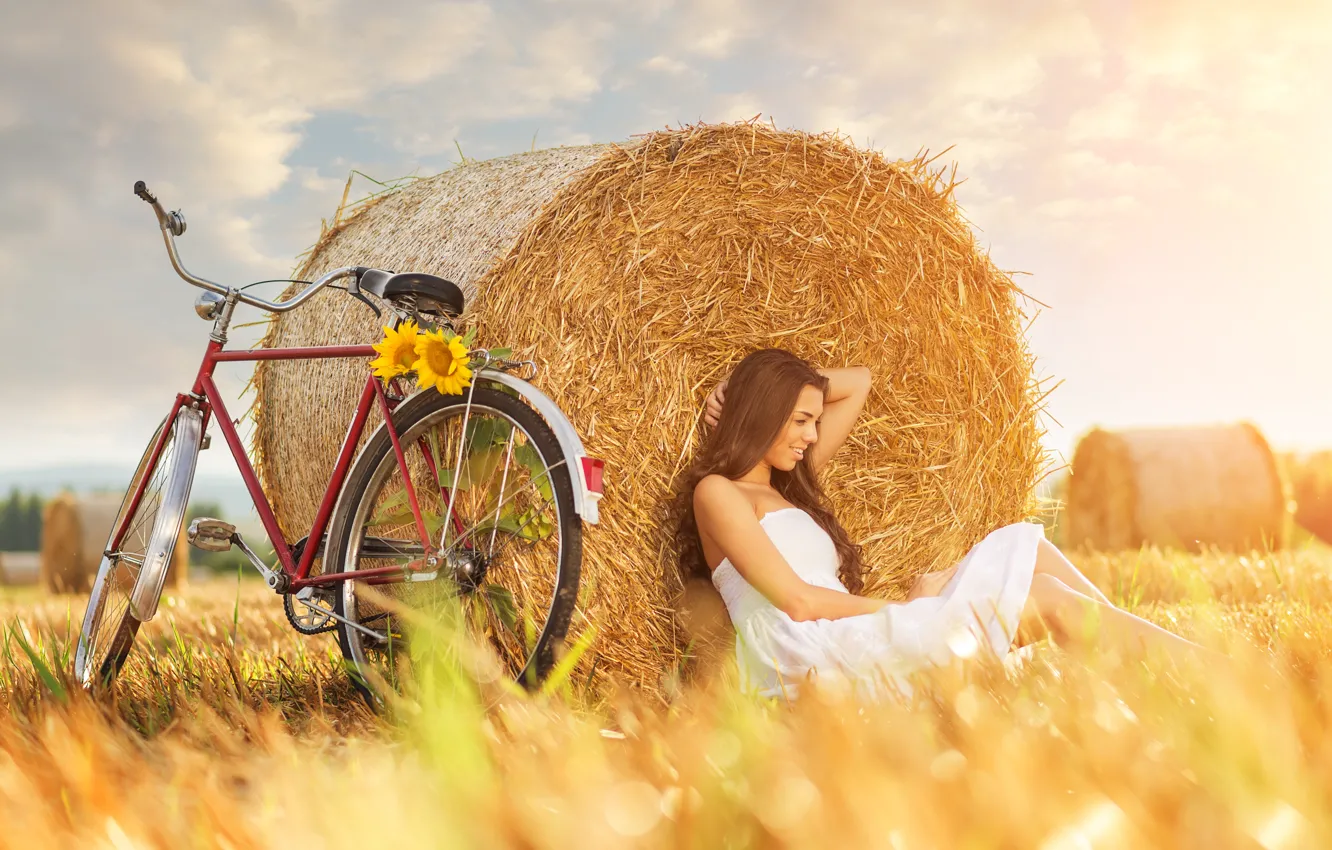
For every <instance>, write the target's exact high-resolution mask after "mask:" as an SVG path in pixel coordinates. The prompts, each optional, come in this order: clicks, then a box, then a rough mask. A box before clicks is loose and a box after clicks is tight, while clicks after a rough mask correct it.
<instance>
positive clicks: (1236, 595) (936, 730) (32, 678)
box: [0, 546, 1332, 850]
mask: <svg viewBox="0 0 1332 850" xmlns="http://www.w3.org/2000/svg"><path fill="white" fill-rule="evenodd" d="M1075 561H1076V562H1077V563H1078V565H1079V566H1080V567H1081V568H1082V569H1083V570H1084V571H1085V572H1086V573H1087V574H1088V575H1089V577H1091V578H1092V579H1093V581H1096V582H1097V583H1098V584H1100V585H1101V586H1102V587H1103V588H1105V589H1106V590H1107V592H1108V593H1109V595H1110V596H1111V598H1112V599H1115V600H1116V601H1117V602H1119V603H1121V604H1123V605H1125V606H1126V607H1128V608H1130V609H1131V610H1134V611H1135V612H1137V613H1139V614H1141V615H1143V616H1146V617H1148V618H1150V619H1152V620H1153V621H1155V622H1158V623H1161V624H1162V625H1166V626H1168V627H1170V628H1172V629H1174V630H1176V631H1178V632H1180V633H1183V634H1185V635H1187V636H1191V637H1195V638H1197V639H1199V640H1202V641H1204V642H1206V643H1208V644H1209V645H1212V646H1216V647H1218V648H1221V649H1224V650H1226V651H1227V653H1228V654H1229V655H1230V657H1231V658H1232V659H1233V669H1228V670H1218V669H1211V670H1198V669H1194V670H1188V669H1178V670H1177V669H1170V668H1166V667H1164V666H1162V665H1160V664H1145V663H1143V662H1141V661H1140V660H1133V659H1131V658H1129V659H1125V658H1120V657H1119V656H1117V655H1116V654H1115V653H1113V652H1102V653H1097V654H1095V655H1091V656H1085V657H1074V656H1073V655H1071V654H1069V653H1067V652H1064V651H1061V650H1059V649H1057V648H1055V647H1050V646H1037V647H1036V648H1035V649H1036V652H1035V653H1034V655H1033V657H1032V659H1031V660H1030V661H1028V662H1027V663H1025V664H1024V665H1023V666H1021V667H1020V668H1017V669H1013V668H1004V667H1003V666H1001V665H997V664H993V663H974V664H970V665H966V666H965V667H962V666H959V667H957V668H954V669H949V670H942V671H939V672H938V673H937V674H936V675H932V676H930V677H929V679H928V680H926V681H924V682H922V684H923V685H924V686H923V687H921V688H919V689H918V694H919V701H918V703H917V704H916V705H914V706H910V707H909V706H905V705H897V704H881V705H861V704H854V703H850V702H847V701H845V700H843V699H841V698H840V697H838V696H837V695H836V694H832V693H824V694H816V693H811V694H810V695H809V697H807V698H805V699H802V700H801V702H800V703H799V704H798V705H796V706H795V707H792V708H783V707H780V706H777V705H775V704H770V703H764V702H761V701H756V700H751V699H747V698H745V697H742V696H740V695H738V694H737V693H736V692H735V691H734V689H733V688H734V683H733V681H732V679H731V677H730V675H729V673H728V675H727V676H726V677H725V678H724V679H723V680H722V681H720V682H718V683H715V684H714V685H713V686H712V687H708V688H699V689H686V690H684V691H683V692H679V693H678V694H677V696H676V698H675V699H674V700H673V701H672V702H671V703H670V704H669V705H663V704H648V703H646V702H644V701H642V700H640V699H637V698H635V697H634V696H633V695H631V694H627V693H621V694H618V695H610V696H606V695H602V696H599V697H594V696H593V695H592V694H590V693H587V692H584V691H583V690H581V688H580V686H579V683H577V682H566V683H564V685H563V686H562V687H560V688H557V689H555V690H553V691H551V692H550V693H547V694H546V695H543V696H537V697H532V696H526V695H520V694H517V693H515V692H514V691H512V690H510V689H508V688H505V687H502V686H501V685H500V684H499V683H498V682H497V681H493V680H492V681H489V682H487V681H484V680H485V679H487V678H488V677H487V676H482V677H481V679H482V681H478V680H477V679H476V678H475V677H474V676H469V675H467V674H466V673H465V672H464V668H466V669H471V670H473V671H475V670H476V669H478V668H477V666H476V665H475V664H473V663H471V662H468V661H467V660H466V659H467V658H472V656H463V659H464V661H463V663H458V660H457V658H456V657H454V658H453V660H452V661H450V660H448V659H445V660H443V661H440V662H439V663H436V664H434V665H432V666H431V667H430V671H429V674H428V677H427V680H426V682H425V683H424V684H423V686H422V687H421V688H420V689H419V690H418V691H417V692H416V693H414V694H413V695H412V697H411V698H410V699H407V700H404V701H403V702H402V703H401V704H400V705H399V706H398V707H397V710H396V711H395V712H394V716H393V718H392V719H385V718H380V717H376V716H374V715H373V714H371V713H370V712H369V711H367V710H366V709H365V708H364V706H363V705H362V704H361V703H360V702H359V701H358V699H357V698H356V696H355V694H354V693H353V691H352V689H351V687H350V685H349V684H348V683H347V682H346V679H345V676H344V674H343V672H342V669H341V662H340V656H339V655H338V653H337V647H336V644H335V642H334V641H333V640H332V638H331V636H320V637H315V638H304V637H301V636H299V635H296V634H295V633H294V632H292V631H291V629H290V628H288V626H287V625H286V622H285V620H284V618H283V615H282V612H281V609H280V605H279V604H278V602H277V600H276V599H274V598H273V597H271V596H270V595H269V594H268V593H267V592H266V591H265V590H264V589H263V588H262V587H261V586H259V585H258V584H256V583H250V582H243V583H241V584H240V585H239V586H238V585H237V584H236V583H235V582H233V581H214V582H210V583H206V584H198V585H195V586H194V587H192V588H190V589H189V590H188V591H186V592H184V593H182V594H179V595H174V596H171V597H169V598H168V599H167V600H166V601H165V602H164V604H163V607H162V609H161V612H160V615H159V618H158V620H156V621H154V622H153V623H151V624H149V625H148V626H147V627H145V629H144V631H143V632H142V634H141V636H140V640H139V643H138V645H137V646H136V650H135V653H134V655H133V656H132V657H131V661H130V663H129V665H128V666H127V668H126V670H125V673H124V675H123V677H122V682H121V683H120V684H119V686H118V687H117V689H116V691H115V693H114V694H113V695H112V696H111V698H109V699H104V700H102V701H94V700H91V699H89V698H87V697H85V696H84V695H83V694H82V693H79V692H77V691H76V690H75V689H74V688H73V687H72V685H71V683H70V682H69V681H68V678H67V675H66V674H65V673H64V672H63V670H66V669H68V656H69V654H70V653H71V652H72V644H71V642H70V639H71V636H72V632H74V631H76V630H77V621H78V619H79V617H80V615H81V614H82V608H81V604H82V600H81V599H76V598H72V597H45V596H39V595H36V594H33V593H25V594H13V593H11V594H10V595H8V596H0V618H2V621H3V622H4V623H5V630H6V631H5V635H4V638H3V647H4V654H3V658H0V708H3V709H4V712H3V716H0V823H3V824H4V829H3V830H0V848H2V847H11V846H12V847H19V846H22V847H25V848H34V847H45V846H50V847H91V846H104V847H114V848H127V847H147V846H161V847H168V846H169V847H195V846H197V847H233V848H245V847H263V846H294V845H298V844H317V845H318V846H322V847H330V848H332V847H362V846H366V845H374V844H379V843H383V842H384V841H385V840H390V841H392V842H393V843H394V844H398V845H402V844H406V845H408V846H415V845H428V846H438V847H454V846H457V847H509V846H517V847H567V846H579V847H601V846H645V847H649V846H671V847H689V846H696V847H714V846H750V845H752V846H764V847H778V846H791V847H799V846H819V847H823V846H857V847H860V846H866V847H886V848H894V850H902V848H941V847H1034V848H1042V850H1060V848H1086V847H1098V848H1099V847H1172V848H1174V847H1200V848H1201V847H1206V848H1227V847H1235V848H1254V847H1264V848H1268V850H1273V849H1274V848H1295V847H1326V846H1332V819H1329V817H1328V814H1327V813H1328V812H1329V811H1332V805H1329V804H1330V803H1332V734H1329V730H1330V728H1332V723H1330V720H1332V714H1330V712H1329V697H1332V686H1330V685H1329V681H1332V679H1330V676H1329V674H1332V664H1330V663H1329V660H1328V656H1329V650H1330V649H1332V550H1328V549H1327V548H1324V547H1320V546H1308V547H1304V548H1301V549H1298V550H1294V551H1288V552H1284V553H1278V554H1267V555H1259V554H1251V555H1243V556H1240V555H1227V554H1218V553H1211V554H1203V555H1184V554H1177V553H1170V552H1161V551H1157V550H1144V551H1143V552H1140V553H1131V554H1127V555H1121V556H1108V555H1077V556H1075ZM483 668H484V665H483V667H482V669H483Z"/></svg>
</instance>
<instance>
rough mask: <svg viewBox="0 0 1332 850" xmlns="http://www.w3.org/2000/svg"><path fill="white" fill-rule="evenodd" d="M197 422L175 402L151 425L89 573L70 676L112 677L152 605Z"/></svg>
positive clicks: (186, 491)
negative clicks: (168, 417) (174, 408)
mask: <svg viewBox="0 0 1332 850" xmlns="http://www.w3.org/2000/svg"><path fill="white" fill-rule="evenodd" d="M202 426H203V417H202V415H201V414H200V413H199V411H197V410H193V409H190V408H182V409H181V410H180V412H179V413H177V414H176V418H175V419H174V420H172V421H171V422H169V423H168V422H163V423H162V425H160V426H159V427H158V429H157V432H156V433H154V434H153V438H152V439H151V440H149V441H148V448H147V449H146V450H145V451H144V453H143V457H142V458H141V459H140V460H139V465H138V468H137V469H135V471H134V476H133V477H132V478H131V479H130V483H129V487H128V489H127V490H126V491H125V498H124V499H123V500H122V501H121V503H120V510H119V511H118V512H117V514H116V521H115V523H114V524H113V525H112V526H111V537H110V538H109V539H108V540H107V543H106V548H105V549H104V550H103V555H102V561H101V564H100V565H99V566H98V568H97V577H96V578H95V579H94V580H93V586H92V594H91V595H90V596H89V597H88V608H87V610H86V611H85V612H84V614H83V628H82V629H81V631H80V632H79V643H78V647H77V649H76V650H75V653H74V677H75V679H76V680H77V681H78V682H79V683H81V684H82V685H83V687H85V688H92V687H94V686H98V685H108V684H110V683H111V681H112V680H114V679H115V677H116V676H117V675H118V674H119V673H120V668H121V667H122V666H124V663H125V659H126V658H127V657H128V656H129V652H130V649H131V648H132V647H133V645H134V638H135V636H136V635H137V634H138V632H139V625H140V624H141V623H142V622H143V621H144V620H145V619H147V618H148V617H150V616H152V614H153V613H154V612H155V611H156V603H157V596H158V595H159V594H160V593H161V592H162V582H163V580H164V579H165V577H166V571H167V567H168V565H169V564H170V563H171V553H172V551H173V550H174V549H175V546H176V539H177V538H178V537H179V536H180V525H181V522H182V521H183V520H184V518H185V505H186V502H187V501H188V500H189V495H190V485H191V484H192V483H193V481H194V464H195V461H196V459H197V458H198V456H199V445H200V440H201V436H202ZM163 428H167V429H168V430H167V434H166V440H165V441H164V442H163V444H162V448H161V450H160V451H159V452H158V453H157V455H156V457H154V455H153V446H154V445H156V444H157V438H158V435H159V434H161V433H162V429H163ZM140 491H141V492H140ZM136 494H138V498H135V495H136ZM126 517H129V521H128V522H125V518H126ZM117 532H120V533H117ZM144 600H149V602H148V603H147V604H145V602H144Z"/></svg>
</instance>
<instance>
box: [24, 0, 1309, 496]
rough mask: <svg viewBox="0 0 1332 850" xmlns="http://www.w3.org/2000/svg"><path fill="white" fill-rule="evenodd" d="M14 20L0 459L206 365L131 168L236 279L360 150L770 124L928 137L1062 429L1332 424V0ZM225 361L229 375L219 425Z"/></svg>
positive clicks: (847, 3) (250, 10) (448, 6)
mask: <svg viewBox="0 0 1332 850" xmlns="http://www.w3.org/2000/svg"><path fill="white" fill-rule="evenodd" d="M0 19H3V20H4V22H5V24H4V26H3V28H0V266H2V267H3V268H4V270H5V274H4V276H3V278H0V470H6V469H19V468H29V467H37V466H42V465H48V464H61V465H68V464H70V463H84V462H87V463H92V462H97V463H106V462H113V463H121V462H123V463H125V464H126V465H128V464H130V463H132V462H133V461H134V460H136V459H137V458H138V455H139V453H140V452H141V451H142V447H143V444H144V442H145V440H146V438H147V436H148V435H149V434H150V433H151V431H152V429H153V428H154V427H155V425H156V423H157V422H158V421H159V420H160V418H161V417H162V416H163V415H164V414H165V412H166V408H167V407H168V406H169V405H170V402H171V399H172V397H173V396H174V394H175V392H177V391H178V390H182V389H186V388H188V386H189V383H190V381H191V379H192V377H193V374H194V371H195V370H196V368H197V366H198V362H199V358H200V355H201V353H202V350H203V347H204V345H205V344H206V340H207V333H208V330H209V327H208V325H207V324H205V323H204V322H202V321H200V320H199V319H198V318H196V317H195V315H194V313H193V310H192V309H191V304H192V302H193V299H194V297H195V295H196V294H197V290H194V289H193V288H191V287H189V286H188V285H186V284H185V283H184V282H183V281H181V280H180V279H178V278H177V277H175V276H174V274H173V273H172V272H171V269H170V266H169V265H168V264H167V260H166V257H165V253H164V252H163V250H162V243H161V239H160V237H159V235H158V233H157V228H156V223H155V221H154V219H153V217H152V214H151V212H150V210H149V209H148V208H147V206H146V205H144V204H142V203H141V202H140V201H138V200H137V199H136V198H134V197H133V195H132V193H131V186H132V185H133V183H134V181H135V180H138V179H143V180H146V181H147V182H148V184H149V185H150V186H151V187H152V188H153V190H154V191H155V192H157V193H158V195H159V196H160V197H161V198H162V200H163V202H164V203H165V204H166V205H167V206H168V207H170V208H175V207H181V208H183V209H184V211H185V213H186V217H187V219H188V222H189V230H188V232H187V233H186V234H185V236H184V237H182V238H181V240H180V249H181V253H182V255H183V257H184V260H185V263H186V265H187V266H188V267H189V268H191V269H192V270H194V271H195V272H197V273H200V274H203V275H204V276H205V277H210V278H212V279H214V280H221V281H226V282H235V283H243V282H249V281H252V280H259V279H264V278H272V277H283V276H286V275H287V274H289V273H290V272H291V270H292V268H293V267H294V265H295V262H296V258H297V256H298V255H299V254H301V253H302V252H303V251H305V250H306V249H307V248H308V247H310V245H311V244H313V242H314V241H315V239H316V238H317V236H318V234H319V224H320V219H321V218H324V217H330V216H331V215H332V213H333V212H334V210H335V209H336V207H337V204H338V200H339V198H340V197H341V194H342V190H343V187H344V184H345V182H346V180H347V178H348V175H349V174H350V173H351V171H352V170H353V169H356V170H358V171H361V172H364V173H365V174H368V175H370V176H372V177H375V178H378V179H386V178H393V177H400V176H403V175H407V174H412V173H416V174H420V175H429V174H434V173H437V172H439V171H442V170H444V169H447V168H449V167H451V166H452V165H454V164H455V163H456V162H457V161H458V159H459V151H460V150H461V152H462V153H463V154H465V155H466V156H467V157H468V158H477V159H484V158H488V157H492V156H500V155H504V154H509V153H515V152H519V151H526V150H529V149H531V148H532V147H533V146H534V145H535V146H536V147H548V146H554V145H568V144H585V143H589V142H610V141H619V140H623V139H626V138H628V137H630V136H631V135H633V134H637V133H643V132H648V131H651V130H654V129H659V128H662V127H666V126H679V125H681V124H687V123H695V122H699V121H708V122H720V121H735V120H741V119H749V118H751V117H754V116H756V115H758V116H762V119H763V120H765V121H768V120H771V121H772V122H774V123H775V124H776V125H777V126H778V127H790V128H798V129H802V130H808V131H826V130H837V131H840V132H842V133H845V134H847V135H848V136H850V138H851V139H852V140H853V141H854V142H855V143H856V144H858V145H862V146H866V147H872V148H875V149H878V150H881V151H883V153H884V154H885V155H887V156H889V157H891V158H897V157H910V156H913V155H914V154H916V153H917V152H918V151H920V150H922V149H926V150H929V151H931V152H941V151H944V150H945V149H946V150H947V153H945V154H944V156H943V159H942V160H941V161H943V162H948V161H952V162H956V163H957V167H958V173H959V175H960V176H962V177H965V178H966V182H965V183H963V185H962V186H961V187H960V188H959V190H958V197H959V201H960V203H961V204H962V206H963V208H964V209H965V212H966V214H967V216H968V218H969V219H970V220H971V221H972V222H973V224H974V225H975V227H976V229H977V234H978V238H979V239H980V242H981V245H982V246H983V247H984V248H985V249H986V250H988V251H989V252H990V254H991V256H992V257H993V258H994V260H995V262H996V263H997V264H998V265H999V266H1000V267H1001V268H1004V269H1006V270H1012V271H1015V272H1020V273H1021V274H1020V275H1019V276H1018V278H1017V279H1018V281H1019V283H1020V284H1021V285H1022V287H1023V288H1024V289H1025V290H1026V291H1027V292H1028V293H1029V294H1030V295H1031V297H1032V298H1033V299H1035V301H1034V302H1030V303H1029V305H1028V306H1029V308H1030V309H1031V310H1032V311H1033V312H1035V311H1037V310H1039V315H1036V316H1035V318H1034V320H1033V322H1032V324H1031V327H1030V329H1029V342H1030V346H1031V348H1032V350H1033V352H1034V353H1035V354H1036V357H1037V371H1038V374H1039V375H1040V376H1042V377H1044V378H1046V379H1048V384H1047V386H1053V385H1054V384H1056V383H1058V387H1057V388H1056V389H1055V390H1054V391H1053V393H1052V394H1051V396H1050V398H1049V400H1048V416H1047V418H1046V420H1045V423H1044V424H1045V426H1046V428H1047V429H1048V434H1047V437H1046V441H1047V445H1049V446H1050V447H1051V448H1052V449H1053V450H1055V451H1056V452H1058V453H1061V454H1062V455H1064V456H1065V457H1067V458H1070V459H1071V456H1072V449H1073V447H1074V445H1075V442H1076V440H1077V439H1078V437H1080V436H1081V435H1082V434H1083V433H1085V432H1086V430H1087V429H1089V428H1091V427H1092V426H1094V425H1100V426H1102V427H1111V428H1115V427H1129V426H1139V425H1144V426H1159V425H1192V424H1206V423H1213V422H1230V421H1235V420H1238V419H1248V420H1250V421H1253V422H1255V423H1256V424H1258V425H1259V427H1260V428H1262V429H1263V431H1264V432H1265V433H1266V434H1267V436H1268V438H1269V440H1270V441H1271V442H1272V443H1273V444H1274V445H1276V446H1277V447H1279V448H1293V449H1307V448H1315V447H1320V446H1332V377H1329V371H1328V362H1329V358H1328V356H1327V343H1326V339H1327V336H1328V335H1327V333H1326V329H1327V328H1328V327H1329V325H1330V324H1332V261H1330V260H1329V255H1328V252H1327V250H1326V249H1325V248H1324V245H1325V244H1326V243H1327V235H1328V233H1329V231H1332V208H1330V207H1329V205H1328V203H1327V199H1328V198H1329V197H1332V156H1329V151H1332V111H1330V110H1329V109H1328V94H1329V92H1332V3H1328V2H1308V3H1304V2H1287V1H1286V0H1269V1H1268V2H1265V3H1253V2H1231V1H1230V0H1156V2H1082V3H1075V2H1027V0H1006V2H1003V3H997V2H989V0H942V2H933V3H918V2H876V1H875V0H843V1H839V0H830V2H827V3H808V2H786V0H697V2H695V0H681V1H680V2H672V0H645V2H635V3H625V2H616V0H607V1H606V2H603V1H602V0H578V1H577V2H553V1H552V2H547V1H546V0H538V1H536V2H499V0H496V2H489V0H475V2H445V3H441V2H408V1H407V0H400V1H399V2H392V1H391V0H385V2H380V3H375V4H369V3H364V2H352V0H346V1H345V2H343V1H342V0H281V1H280V2H279V1H274V2H258V1H257V0H233V2H229V3H203V4H167V5H163V4H161V3H159V2H156V1H155V0H116V2H114V3H112V2H83V3H80V2H67V0H53V2H47V3H32V2H24V0H0ZM370 188H372V186H371V184H369V183H367V182H365V181H363V180H360V178H358V183H357V184H356V186H355V187H354V189H353V194H358V193H363V192H366V191H369V189H370ZM276 291H277V290H273V293H274V294H275V293H276ZM1035 302H1039V304H1037V303H1035ZM1040 305H1045V306H1043V307H1042V306H1040ZM242 312H243V313H244V315H243V318H242V321H243V320H247V319H250V320H252V319H255V318H258V316H257V315H256V314H253V313H252V312H251V311H242ZM255 333H256V331H255V330H254V329H248V330H242V331H239V332H237V334H236V335H235V336H234V340H235V341H236V344H238V345H244V344H247V343H248V341H250V340H252V339H253V338H254V337H253V334H255ZM243 369H244V367H241V366H239V365H235V366H231V367H229V368H228V372H227V373H226V374H225V375H223V376H221V377H222V381H221V384H222V387H223V390H224V391H225V392H226V393H227V395H228V400H229V403H230V404H231V406H232V408H233V410H232V413H233V415H236V414H239V413H240V412H241V411H242V410H244V408H245V407H246V404H247V402H246V401H244V400H237V396H238V394H239V393H240V391H241V388H242V386H243V384H244V381H245V379H246V378H247V377H248V375H247V373H246V372H245V371H243ZM219 446H220V443H219ZM229 463H230V459H229V458H228V457H227V456H226V455H225V454H224V453H223V452H219V451H212V452H207V453H205V454H204V455H203V456H202V457H201V459H200V470H201V472H203V473H209V472H217V471H219V470H222V469H224V468H225V467H226V466H227V465H229Z"/></svg>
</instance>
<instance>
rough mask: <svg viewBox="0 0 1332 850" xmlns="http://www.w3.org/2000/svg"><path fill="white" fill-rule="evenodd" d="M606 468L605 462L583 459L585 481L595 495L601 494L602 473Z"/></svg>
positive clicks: (588, 458)
mask: <svg viewBox="0 0 1332 850" xmlns="http://www.w3.org/2000/svg"><path fill="white" fill-rule="evenodd" d="M605 466H606V462H605V461H604V460H597V459H596V458H594V457H585V458H583V480H584V481H586V482H587V489H588V490H590V491H592V492H593V493H601V471H602V469H604V468H605Z"/></svg>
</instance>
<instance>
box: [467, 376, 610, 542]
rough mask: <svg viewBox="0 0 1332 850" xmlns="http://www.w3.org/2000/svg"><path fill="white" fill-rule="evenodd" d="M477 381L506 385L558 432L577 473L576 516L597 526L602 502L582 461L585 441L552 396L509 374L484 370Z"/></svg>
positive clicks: (565, 459) (561, 447) (574, 491)
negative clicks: (589, 487)
mask: <svg viewBox="0 0 1332 850" xmlns="http://www.w3.org/2000/svg"><path fill="white" fill-rule="evenodd" d="M476 378H477V380H485V381H489V382H491V383H494V384H503V385H504V386H506V387H508V388H510V389H512V390H514V391H515V392H517V393H518V395H519V396H521V397H522V399H523V401H525V402H527V403H528V404H530V405H531V406H532V407H534V408H536V411H537V413H540V414H541V416H542V417H543V418H544V419H545V420H546V422H547V423H548V424H549V425H550V427H551V430H552V431H554V432H555V438H556V439H557V440H559V442H560V450H561V451H562V452H564V462H565V464H566V465H567V466H568V467H569V468H570V469H571V470H574V472H573V474H572V476H571V477H572V478H573V480H574V482H575V485H574V488H573V495H574V513H576V514H578V515H579V516H580V517H582V518H583V521H584V522H588V523H591V524H592V525H596V524H597V520H598V519H599V518H600V517H599V514H598V511H597V500H598V499H600V498H601V494H600V493H593V492H592V491H591V490H589V489H588V488H587V478H586V477H585V474H584V472H583V460H582V459H583V458H585V457H587V452H585V451H583V441H582V439H580V438H579V436H578V431H577V430H575V429H574V426H573V423H572V422H570V421H569V417H567V416H565V415H564V411H563V410H560V406H559V405H557V404H556V403H555V402H554V401H552V400H551V398H550V396H548V395H546V394H545V393H543V392H542V391H541V390H539V389H537V388H536V387H535V386H533V385H532V384H529V383H528V382H527V381H524V380H523V379H522V378H515V377H514V376H513V375H510V374H509V373H507V372H492V371H490V370H489V369H482V370H481V371H480V372H478V373H477V375H476Z"/></svg>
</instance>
